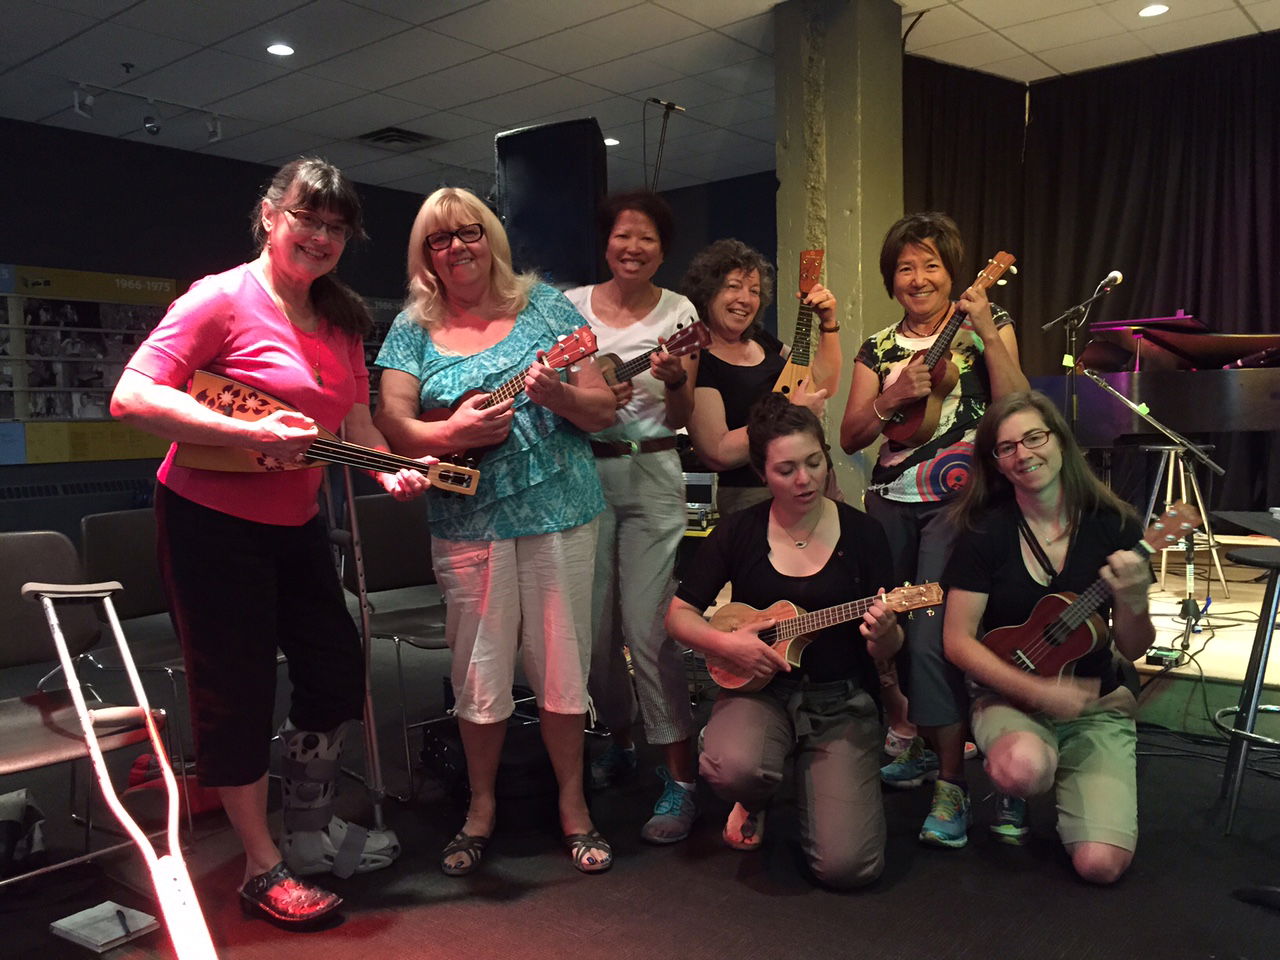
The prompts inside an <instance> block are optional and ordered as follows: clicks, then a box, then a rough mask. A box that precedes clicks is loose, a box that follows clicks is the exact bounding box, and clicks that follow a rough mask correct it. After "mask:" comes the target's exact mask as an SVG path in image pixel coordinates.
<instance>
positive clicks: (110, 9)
mask: <svg viewBox="0 0 1280 960" xmlns="http://www.w3.org/2000/svg"><path fill="white" fill-rule="evenodd" d="M40 2H41V3H42V4H43V5H44V6H46V7H57V8H58V9H59V10H67V11H70V12H71V13H82V14H84V15H85V16H87V17H96V18H98V19H101V20H106V19H108V18H109V17H110V16H111V15H112V14H113V13H115V12H116V11H118V10H123V9H124V8H125V7H127V6H129V3H130V2H131V0H40ZM5 14H6V27H7V26H8V23H7V16H8V11H5Z"/></svg>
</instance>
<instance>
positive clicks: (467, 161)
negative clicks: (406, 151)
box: [406, 133, 494, 176]
mask: <svg viewBox="0 0 1280 960" xmlns="http://www.w3.org/2000/svg"><path fill="white" fill-rule="evenodd" d="M493 137H494V135H493V134H492V133H477V134H475V135H474V136H470V137H463V138H462V139H460V140H452V141H450V142H449V143H442V144H439V145H437V146H434V147H427V149H425V150H422V151H420V153H421V154H422V156H424V157H427V158H428V159H430V160H433V161H437V162H440V163H452V164H456V165H457V166H460V167H470V166H474V165H475V164H477V163H486V162H489V163H491V162H492V161H493ZM406 176H407V174H406Z"/></svg>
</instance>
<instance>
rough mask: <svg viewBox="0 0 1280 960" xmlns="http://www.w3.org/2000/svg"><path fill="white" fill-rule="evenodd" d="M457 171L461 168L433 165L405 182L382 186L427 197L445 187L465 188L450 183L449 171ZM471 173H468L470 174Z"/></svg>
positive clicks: (406, 178) (405, 179)
mask: <svg viewBox="0 0 1280 960" xmlns="http://www.w3.org/2000/svg"><path fill="white" fill-rule="evenodd" d="M457 169H459V168H457V167H448V168H446V167H442V166H436V165H434V164H433V165H432V166H431V167H430V169H427V170H424V171H423V172H422V173H418V174H415V175H413V176H412V177H405V178H404V179H403V180H390V181H387V182H385V183H383V184H382V186H383V187H389V188H390V189H392V190H403V191H404V192H405V193H412V194H416V195H417V196H419V197H426V196H427V195H428V194H431V193H434V192H435V191H436V190H437V189H439V188H440V187H443V186H450V187H459V186H463V184H460V183H449V178H448V173H447V170H457ZM471 172H472V171H468V173H471Z"/></svg>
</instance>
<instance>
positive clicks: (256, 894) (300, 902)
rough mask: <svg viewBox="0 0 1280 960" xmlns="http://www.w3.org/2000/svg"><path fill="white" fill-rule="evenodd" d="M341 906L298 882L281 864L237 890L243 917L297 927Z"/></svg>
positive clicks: (332, 896) (331, 896)
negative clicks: (258, 918)
mask: <svg viewBox="0 0 1280 960" xmlns="http://www.w3.org/2000/svg"><path fill="white" fill-rule="evenodd" d="M341 905H342V898H341V897H340V896H338V895H337V894H336V893H330V892H329V891H328V890H324V889H322V888H321V887H317V886H313V885H312V884H309V883H307V882H306V881H305V880H299V879H298V878H297V877H296V876H294V874H293V872H292V871H291V870H290V869H289V868H288V867H286V866H285V865H284V861H283V860H282V861H280V862H279V863H277V864H276V865H275V866H274V867H272V868H271V869H270V870H268V871H267V872H266V873H260V874H258V875H257V876H256V877H250V878H249V879H248V880H246V881H245V884H244V886H243V887H241V888H240V909H241V910H243V911H244V913H245V916H249V917H262V918H264V919H267V920H274V921H275V922H276V923H278V924H281V925H283V926H287V927H300V926H303V925H305V924H311V923H314V922H316V921H317V920H320V919H321V918H323V917H326V916H328V915H329V914H331V913H333V911H335V910H337V909H338V907H339V906H341Z"/></svg>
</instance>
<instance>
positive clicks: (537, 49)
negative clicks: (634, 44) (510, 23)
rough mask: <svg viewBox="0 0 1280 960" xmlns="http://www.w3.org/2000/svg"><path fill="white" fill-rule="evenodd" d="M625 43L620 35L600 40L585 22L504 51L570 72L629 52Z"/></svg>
mask: <svg viewBox="0 0 1280 960" xmlns="http://www.w3.org/2000/svg"><path fill="white" fill-rule="evenodd" d="M625 46H626V45H625V43H624V42H623V41H622V39H621V38H620V37H610V38H608V39H606V40H601V39H600V38H599V37H597V35H596V34H595V33H594V32H593V29H592V25H591V24H589V23H588V24H580V25H578V26H576V27H570V28H569V29H568V30H560V31H557V32H556V33H551V34H548V35H547V36H544V37H539V38H538V39H537V40H531V41H529V42H528V43H521V44H517V45H516V46H514V47H510V48H508V49H507V50H506V51H505V52H506V54H507V55H508V56H512V57H516V58H517V59H519V60H523V61H525V62H526V63H533V64H537V65H538V66H539V67H544V68H546V69H547V70H553V71H555V72H556V73H573V72H574V71H577V70H582V69H585V68H587V67H593V66H595V65H596V64H603V63H606V62H608V61H610V60H613V59H614V58H615V57H617V56H619V55H621V54H623V53H630V52H631V51H630V50H628V49H625ZM633 49H634V48H633Z"/></svg>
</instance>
